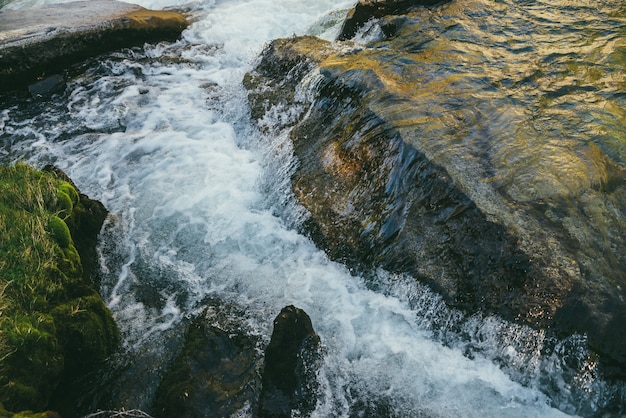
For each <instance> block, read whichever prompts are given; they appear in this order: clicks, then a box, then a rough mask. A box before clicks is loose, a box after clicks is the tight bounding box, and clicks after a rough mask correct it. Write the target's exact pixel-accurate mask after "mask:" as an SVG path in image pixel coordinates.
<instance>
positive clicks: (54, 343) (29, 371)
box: [0, 314, 64, 411]
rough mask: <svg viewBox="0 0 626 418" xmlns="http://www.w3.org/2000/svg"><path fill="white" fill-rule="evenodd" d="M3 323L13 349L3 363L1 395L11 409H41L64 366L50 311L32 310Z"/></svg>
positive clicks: (4, 402)
mask: <svg viewBox="0 0 626 418" xmlns="http://www.w3.org/2000/svg"><path fill="white" fill-rule="evenodd" d="M3 325H4V326H3V328H4V329H3V333H4V334H5V335H6V338H7V343H8V344H9V345H10V346H11V347H13V349H14V350H15V352H14V353H13V354H12V355H11V356H10V357H9V358H8V359H7V361H5V362H4V365H3V368H4V370H3V381H2V385H0V399H2V401H3V404H4V405H5V407H7V408H9V409H10V410H14V411H20V410H25V409H39V410H41V409H43V408H44V407H45V405H46V403H47V400H48V399H47V397H48V394H49V393H50V392H51V391H52V390H53V389H54V387H55V386H56V384H57V383H58V379H59V377H60V375H61V372H62V371H63V366H64V359H63V355H62V351H61V350H62V348H61V346H60V345H59V343H58V340H57V338H56V327H55V325H54V321H53V319H52V317H51V316H50V315H46V314H34V315H22V316H15V317H11V318H8V319H7V320H5V321H3Z"/></svg>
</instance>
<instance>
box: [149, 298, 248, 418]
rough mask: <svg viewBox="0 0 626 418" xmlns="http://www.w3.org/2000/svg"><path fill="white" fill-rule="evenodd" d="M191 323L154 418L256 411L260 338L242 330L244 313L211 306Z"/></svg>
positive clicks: (164, 382) (159, 395)
mask: <svg viewBox="0 0 626 418" xmlns="http://www.w3.org/2000/svg"><path fill="white" fill-rule="evenodd" d="M207 305H208V307H207V308H206V310H205V311H204V313H203V314H201V315H200V316H198V317H197V318H195V319H194V320H192V323H191V324H190V326H189V329H188V331H187V335H186V337H185V343H184V345H183V348H182V351H181V353H180V355H179V356H178V358H177V359H176V361H175V362H174V364H173V366H172V367H171V369H170V370H169V371H168V372H167V373H166V374H165V376H164V377H163V380H162V381H161V384H160V385H159V388H158V391H157V394H156V405H155V416H156V417H163V418H165V417H172V416H176V417H182V418H195V417H201V416H216V417H218V416H219V417H229V416H238V415H237V414H243V413H244V412H250V411H253V410H254V409H255V408H256V402H257V398H258V393H259V386H260V379H259V368H260V353H259V350H258V348H257V345H258V343H259V341H258V340H257V338H256V337H253V336H252V335H251V334H248V333H246V332H245V330H244V329H242V323H241V322H240V319H241V318H242V317H243V312H242V311H239V310H238V308H236V307H233V306H227V305H224V304H223V303H221V302H219V301H209V302H208V303H207Z"/></svg>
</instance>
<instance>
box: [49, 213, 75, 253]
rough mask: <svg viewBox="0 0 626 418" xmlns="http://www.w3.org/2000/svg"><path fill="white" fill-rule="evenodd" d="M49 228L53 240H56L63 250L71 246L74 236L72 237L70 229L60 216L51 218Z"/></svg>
mask: <svg viewBox="0 0 626 418" xmlns="http://www.w3.org/2000/svg"><path fill="white" fill-rule="evenodd" d="M48 226H49V228H50V235H52V238H54V240H55V241H56V242H57V244H59V246H60V247H61V248H67V247H69V246H70V244H71V243H72V236H71V235H70V229H69V228H68V227H67V224H66V223H65V221H64V220H63V219H61V218H59V217H58V216H51V217H50V221H49V222H48Z"/></svg>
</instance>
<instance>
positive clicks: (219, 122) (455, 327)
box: [0, 0, 616, 417]
mask: <svg viewBox="0 0 626 418" xmlns="http://www.w3.org/2000/svg"><path fill="white" fill-rule="evenodd" d="M139 3H141V4H142V5H143V6H147V7H153V8H162V7H167V6H178V7H182V8H184V10H186V11H188V13H189V14H190V19H191V21H192V22H193V24H192V25H191V27H190V28H189V29H187V30H186V31H185V32H184V33H183V38H182V40H180V41H179V42H176V43H173V44H159V45H150V46H145V47H144V48H140V49H134V50H132V51H131V50H126V51H122V52H119V53H115V54H111V55H109V56H107V57H105V58H103V59H100V60H98V61H94V62H93V63H92V64H91V65H90V66H88V68H87V69H86V71H85V72H84V73H82V74H80V75H78V76H76V77H75V78H74V79H72V80H70V82H69V85H68V87H67V89H66V91H65V93H64V94H63V95H62V96H59V97H57V98H55V99H54V100H53V101H50V102H41V103H40V102H34V101H28V100H21V101H20V100H18V101H17V102H12V103H13V104H11V105H9V106H7V107H6V108H3V109H1V110H0V140H1V141H2V142H1V143H0V145H1V148H0V160H2V161H3V162H13V161H17V160H26V161H29V162H30V163H32V164H34V165H36V166H41V165H43V164H46V163H54V164H55V165H57V166H59V167H60V168H62V169H63V170H65V171H66V172H67V173H68V174H69V175H70V177H71V178H72V179H73V180H74V181H75V182H76V183H77V185H78V186H79V188H80V189H81V190H82V191H83V192H84V193H86V194H88V195H90V196H91V197H93V198H95V199H98V200H100V201H101V202H102V203H103V204H104V205H105V206H106V207H107V209H108V210H109V211H110V212H111V215H110V217H109V219H108V220H107V223H106V224H105V227H104V231H103V234H102V244H101V247H100V255H101V265H102V274H101V280H102V293H103V295H104V297H105V299H106V301H107V303H108V306H109V307H110V308H111V310H112V311H113V314H114V316H115V318H116V319H117V321H118V323H119V324H120V327H121V330H122V333H123V338H124V342H123V344H124V348H123V352H124V353H125V354H123V355H126V356H128V357H129V358H133V359H141V358H142V353H144V352H145V351H149V349H150V350H153V349H154V347H155V345H156V346H160V343H159V338H160V337H161V336H163V335H164V333H167V332H168V330H172V329H175V328H176V326H177V324H179V323H180V321H181V320H182V319H183V318H184V317H185V316H188V315H192V314H193V313H195V312H198V311H199V310H200V309H201V308H202V300H203V298H205V297H207V296H217V297H220V298H222V299H224V300H227V301H231V302H235V303H237V304H240V305H242V306H245V307H246V313H247V314H246V318H245V319H246V321H247V326H248V327H250V328H251V329H252V330H253V332H255V333H257V334H258V335H260V336H261V338H262V339H264V340H265V341H267V339H268V337H269V335H270V334H271V324H272V319H273V318H274V317H275V315H276V314H277V313H278V312H279V311H280V309H281V308H282V307H283V306H285V305H288V304H294V305H296V306H298V307H300V308H302V309H304V310H305V311H306V312H307V313H308V314H309V315H310V316H311V318H312V321H313V324H314V327H315V328H316V331H317V332H318V333H319V334H320V337H321V339H322V342H323V344H324V346H325V353H326V354H325V358H324V365H323V368H322V370H321V371H320V376H319V377H320V381H321V383H322V384H321V391H320V394H319V402H318V407H317V409H316V411H315V413H314V415H315V416H320V417H326V416H342V415H346V414H348V413H349V412H350V410H351V408H352V405H353V404H354V403H355V402H357V401H360V402H361V403H363V402H367V399H372V400H375V401H379V400H384V401H385V402H387V403H388V404H389V405H390V406H391V410H392V411H394V414H395V415H397V416H407V417H408V416H441V417H448V416H468V417H469V416H476V417H485V416H498V417H500V416H519V417H531V416H537V417H546V416H560V415H563V414H564V413H567V414H593V413H597V412H599V411H601V408H602V405H604V404H605V403H606V402H607V401H606V398H610V397H611V396H613V395H614V391H615V390H616V389H615V388H611V387H609V386H608V385H606V384H605V383H604V382H603V381H602V380H601V379H599V378H598V376H597V373H596V371H595V369H594V367H595V365H594V363H593V362H592V361H591V360H588V359H587V353H586V352H585V351H584V349H583V348H582V347H583V346H584V337H582V336H581V337H578V336H575V337H572V338H571V339H569V340H567V341H554V340H552V339H550V338H548V337H546V335H544V333H542V332H537V331H532V330H530V329H527V328H524V327H517V326H513V325H511V324H508V323H505V322H502V321H500V320H497V319H495V318H484V317H480V316H476V317H472V318H465V317H463V315H462V314H460V313H459V312H455V311H453V310H449V309H447V308H446V307H445V306H444V304H443V303H442V301H441V300H440V298H438V297H437V296H436V295H434V294H432V293H431V292H430V291H428V290H427V289H426V288H424V287H422V286H420V285H418V284H416V283H415V282H414V281H413V280H412V279H411V278H407V277H398V276H392V275H389V274H387V273H385V272H383V271H379V272H374V273H372V275H371V277H367V278H361V277H356V276H354V275H352V274H351V273H350V272H349V271H348V270H347V269H346V267H344V266H343V265H341V264H337V263H334V262H331V261H329V260H328V259H327V257H326V256H325V254H324V253H323V252H321V251H319V250H318V249H316V248H315V246H314V245H313V244H312V243H311V242H310V241H309V240H308V239H307V238H306V237H304V236H303V235H301V234H299V233H298V232H297V227H298V225H299V224H300V222H301V221H302V220H303V217H304V211H302V210H301V209H300V208H299V207H298V205H297V204H296V203H295V202H294V201H293V200H292V198H291V195H290V186H289V177H290V174H291V172H292V169H293V167H294V164H295V162H294V161H293V158H292V155H291V148H290V144H289V142H288V139H287V135H286V133H285V132H283V133H280V134H278V135H275V136H264V135H261V134H260V133H259V132H257V130H256V129H255V128H254V126H253V125H252V123H251V122H250V120H249V116H248V108H247V102H246V92H245V91H244V89H243V87H242V85H241V81H242V78H243V75H244V74H245V73H246V71H249V70H250V69H251V68H252V66H253V64H254V59H255V57H256V56H257V55H258V54H259V52H260V51H261V50H262V48H263V46H264V44H265V43H266V42H268V41H269V40H271V39H273V38H277V37H284V36H291V35H292V34H303V33H314V34H317V35H320V36H325V37H327V38H332V37H333V36H334V35H335V31H336V30H337V24H338V22H339V21H340V20H341V19H342V18H343V14H344V13H345V11H347V8H348V7H350V6H352V3H353V1H327V0H317V1H315V2H311V1H302V0H249V1H244V0H227V1H206V2H204V3H188V4H187V3H186V2H182V1H176V0H174V1H167V0H154V1H148V0H146V1H143V2H139ZM34 4H36V3H33V2H30V3H29V2H26V1H24V2H21V1H17V2H14V3H11V5H10V6H9V7H11V8H18V7H31V6H32V5H34ZM546 7H548V6H546ZM334 12H341V13H334ZM16 103H17V104H16ZM279 116H280V115H279ZM283 116H285V115H283ZM285 117H288V116H285ZM374 288H375V289H376V290H372V289H374ZM565 354H567V355H565ZM139 361H140V360H139ZM144 372H145V371H144ZM153 389H154V388H153ZM153 389H152V390H153ZM137 402H138V405H139V406H142V404H141V402H140V401H139V400H138V401H137ZM126 406H127V407H128V405H126ZM130 406H132V405H130Z"/></svg>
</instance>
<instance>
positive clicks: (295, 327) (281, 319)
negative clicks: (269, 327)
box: [259, 305, 320, 417]
mask: <svg viewBox="0 0 626 418" xmlns="http://www.w3.org/2000/svg"><path fill="white" fill-rule="evenodd" d="M319 345H320V340H319V336H318V335H317V334H316V333H315V331H314V330H313V325H312V324H311V319H310V318H309V316H308V315H307V314H306V312H304V311H303V310H301V309H298V308H296V307H294V306H291V305H290V306H287V307H285V308H283V309H282V310H281V311H280V314H278V316H277V317H276V319H275V320H274V331H273V333H272V339H271V341H270V343H269V345H268V347H267V349H266V350H265V367H264V370H263V390H262V391H261V399H260V408H259V415H260V416H262V417H291V416H293V411H298V414H299V415H298V416H301V415H306V414H307V413H310V412H312V411H313V409H314V408H315V404H316V400H317V395H316V389H317V383H316V380H315V371H316V369H317V362H318V361H319V359H320V352H319V349H320V347H319Z"/></svg>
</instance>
